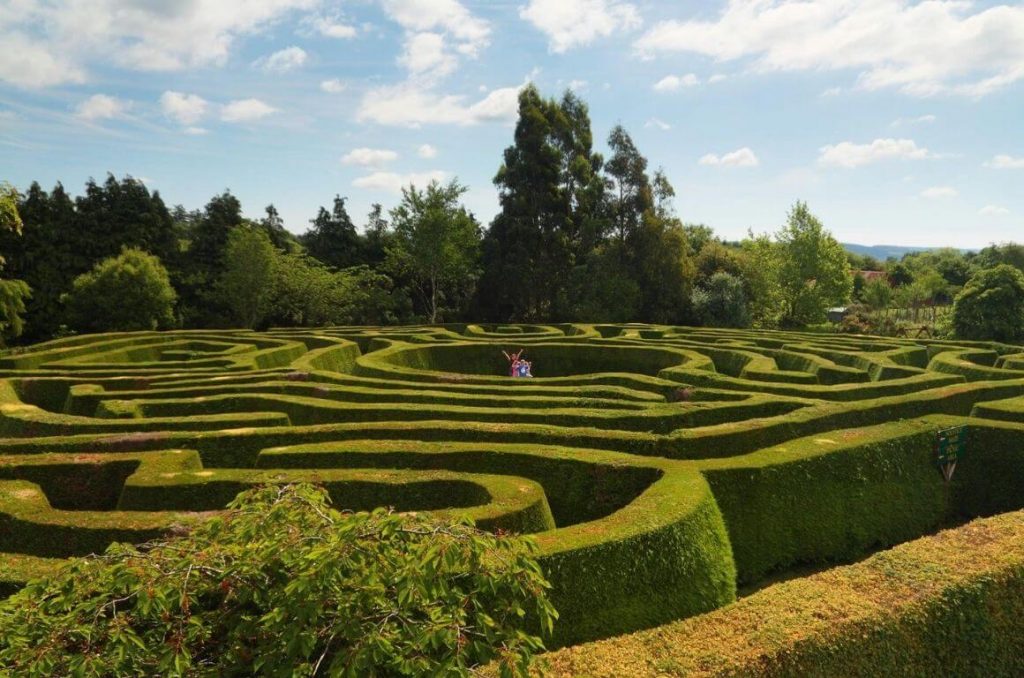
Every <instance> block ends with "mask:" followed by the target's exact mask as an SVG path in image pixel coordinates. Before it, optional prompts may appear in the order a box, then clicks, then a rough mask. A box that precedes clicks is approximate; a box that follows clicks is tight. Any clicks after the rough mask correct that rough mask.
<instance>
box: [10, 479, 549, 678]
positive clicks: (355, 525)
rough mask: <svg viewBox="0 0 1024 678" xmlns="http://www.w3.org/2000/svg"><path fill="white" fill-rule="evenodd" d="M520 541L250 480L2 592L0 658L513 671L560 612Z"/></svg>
mask: <svg viewBox="0 0 1024 678" xmlns="http://www.w3.org/2000/svg"><path fill="white" fill-rule="evenodd" d="M534 548H535V547H534V546H533V543H532V542H531V541H527V540H524V539H521V538H518V537H516V538H513V537H509V536H503V535H497V536H495V535H490V534H486V533H482V532H480V531H478V530H476V529H475V528H473V527H471V526H470V525H468V524H464V523H456V524H447V523H437V522H432V521H430V520H427V519H425V518H423V517H418V516H416V515H399V514H395V513H392V512H388V511H384V510H376V511H374V512H372V513H357V514H342V513H340V512H338V511H335V510H333V509H331V508H330V506H329V502H328V498H327V493H326V491H325V490H323V489H321V488H319V487H315V486H310V485H290V486H283V487H274V486H268V487H261V488H256V489H254V490H250V491H248V492H246V493H243V494H242V495H239V497H238V498H237V499H236V500H235V501H234V502H233V503H232V504H231V506H230V510H229V511H227V512H226V513H224V514H221V515H219V516H217V517H215V518H212V519H209V520H207V521H206V522H204V523H202V524H199V525H197V526H195V527H194V528H193V529H192V530H191V532H188V533H187V534H182V535H179V536H175V537H171V538H169V539H167V540H166V541H162V542H152V543H150V544H147V545H145V546H142V547H140V548H136V547H133V546H127V545H120V544H115V545H113V546H111V547H110V548H109V549H108V550H107V552H106V553H105V554H104V555H102V556H94V557H90V558H86V559H79V560H75V561H72V563H71V564H69V565H68V566H67V567H66V568H65V569H63V570H62V571H61V572H60V573H59V574H57V575H56V576H54V577H53V578H52V579H49V580H40V581H37V582H34V583H31V584H29V585H28V586H27V587H26V588H25V589H24V590H22V591H21V592H20V593H18V594H16V595H15V596H13V597H12V598H11V599H10V600H8V601H7V602H6V603H3V604H2V605H0V628H3V629H4V635H3V637H2V638H0V673H4V674H5V675H6V672H7V671H10V672H11V673H12V674H17V675H34V676H50V675H79V676H110V675H118V676H120V675H157V674H159V675H165V676H170V675H176V676H180V675H204V676H205V675H209V676H221V675H257V674H258V675H270V676H303V675H310V676H311V675H323V674H329V675H345V676H356V675H358V676H364V675H417V676H419V675H428V674H429V675H437V674H441V673H444V674H445V675H449V674H451V675H467V674H468V672H469V671H470V670H472V669H473V668H474V667H476V666H477V665H480V664H482V663H484V662H488V661H494V660H496V661H498V662H499V663H500V665H501V666H502V674H503V675H515V674H522V673H523V672H525V667H526V665H527V662H528V660H529V657H530V655H531V653H532V652H534V651H535V650H538V649H541V648H542V644H541V639H540V638H539V637H537V636H533V635H530V634H529V633H527V632H525V631H524V630H523V628H522V627H524V626H525V625H526V624H527V623H528V622H526V621H525V620H526V619H527V618H529V619H531V621H532V623H535V622H536V621H539V622H540V623H541V626H542V628H544V629H545V630H547V631H548V632H550V630H551V628H552V622H553V619H554V617H555V616H556V615H555V613H554V611H553V608H552V607H551V606H550V604H549V603H548V601H547V597H546V593H545V591H546V589H547V588H548V584H547V582H546V581H545V580H544V578H543V577H542V575H541V571H540V569H539V566H538V565H537V563H536V561H535V560H534V558H533V553H534Z"/></svg>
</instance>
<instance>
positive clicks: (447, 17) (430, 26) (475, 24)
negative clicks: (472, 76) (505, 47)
mask: <svg viewBox="0 0 1024 678" xmlns="http://www.w3.org/2000/svg"><path fill="white" fill-rule="evenodd" d="M381 4H382V5H383V7H384V11H385V12H387V13H388V16H390V17H391V18H392V19H393V20H394V21H396V22H398V24H399V25H401V26H402V27H403V28H405V29H406V30H407V31H409V32H410V33H422V32H426V31H438V30H443V31H444V32H445V33H446V34H447V35H448V36H450V37H451V38H452V39H453V40H454V41H455V42H456V43H457V45H456V51H457V52H459V53H460V54H464V55H467V56H476V55H477V54H479V52H480V50H481V49H483V48H484V47H486V46H487V45H488V44H489V39H490V34H491V27H490V24H489V23H487V22H486V21H484V20H483V19H480V18H478V17H476V16H474V15H473V14H472V13H471V12H470V11H469V10H468V9H466V8H465V7H464V6H463V5H462V3H460V2H458V0H382V3H381Z"/></svg>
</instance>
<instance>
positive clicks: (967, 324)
mask: <svg viewBox="0 0 1024 678" xmlns="http://www.w3.org/2000/svg"><path fill="white" fill-rule="evenodd" d="M953 327H954V329H955V331H956V334H957V336H958V337H961V338H963V339H990V340H995V341H1012V340H1015V339H1020V338H1021V337H1024V274H1022V273H1021V272H1020V271H1019V270H1017V269H1016V268H1014V267H1013V266H1010V265H1009V264H1000V265H999V266H995V267H993V268H989V269H985V270H983V271H979V272H978V273H976V274H975V275H974V277H972V278H971V279H970V280H968V281H967V284H966V285H965V286H964V289H963V291H962V292H960V294H959V295H957V298H956V301H955V303H954V304H953Z"/></svg>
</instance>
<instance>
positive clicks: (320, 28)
mask: <svg viewBox="0 0 1024 678" xmlns="http://www.w3.org/2000/svg"><path fill="white" fill-rule="evenodd" d="M312 25H313V28H314V29H315V30H316V31H317V32H318V33H320V35H322V36H324V37H327V38H337V39H339V40H348V39H349V38H354V37H356V34H357V33H358V32H359V31H357V30H356V27H355V26H350V25H349V24H346V23H343V22H341V21H339V20H338V19H328V18H326V17H317V18H316V19H314V20H313V22H312Z"/></svg>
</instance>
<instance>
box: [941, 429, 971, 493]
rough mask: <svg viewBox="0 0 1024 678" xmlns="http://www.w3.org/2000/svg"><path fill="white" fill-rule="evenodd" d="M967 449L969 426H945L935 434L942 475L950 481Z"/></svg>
mask: <svg viewBox="0 0 1024 678" xmlns="http://www.w3.org/2000/svg"><path fill="white" fill-rule="evenodd" d="M966 451H967V427H966V426H954V427H952V428H944V429H941V430H940V431H938V432H937V433H936V434H935V453H936V456H937V458H938V462H939V468H940V469H942V475H943V476H944V477H945V478H946V480H947V481H948V480H949V479H950V478H952V477H953V470H954V469H956V463H957V462H958V461H960V457H962V456H963V454H964V453H965V452H966Z"/></svg>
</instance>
